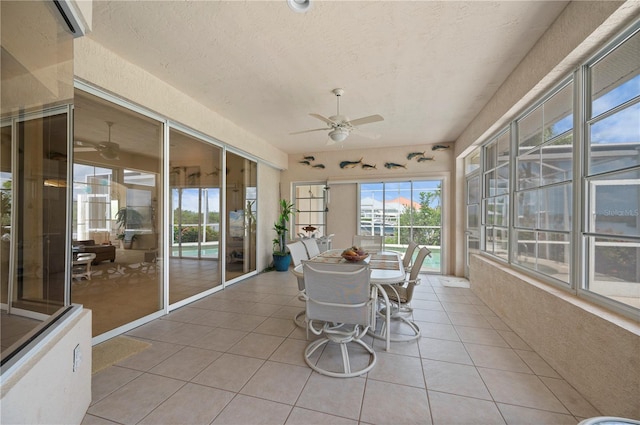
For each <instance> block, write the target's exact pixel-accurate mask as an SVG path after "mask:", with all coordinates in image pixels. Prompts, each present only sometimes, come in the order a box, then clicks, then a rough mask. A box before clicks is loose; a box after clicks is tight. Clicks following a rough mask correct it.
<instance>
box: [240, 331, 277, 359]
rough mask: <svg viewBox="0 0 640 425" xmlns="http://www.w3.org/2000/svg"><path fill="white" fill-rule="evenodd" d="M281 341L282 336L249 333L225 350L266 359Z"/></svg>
mask: <svg viewBox="0 0 640 425" xmlns="http://www.w3.org/2000/svg"><path fill="white" fill-rule="evenodd" d="M283 341H284V338H282V337H279V336H272V335H263V334H258V333H250V334H248V335H247V336H245V337H244V338H242V339H241V340H240V341H238V343H236V344H235V345H234V346H233V347H231V348H230V349H229V350H227V351H228V352H229V353H233V354H240V355H243V356H249V357H257V358H259V359H268V358H269V357H270V356H271V355H272V354H273V352H274V351H276V349H277V348H278V346H279V345H280V344H282V342H283Z"/></svg>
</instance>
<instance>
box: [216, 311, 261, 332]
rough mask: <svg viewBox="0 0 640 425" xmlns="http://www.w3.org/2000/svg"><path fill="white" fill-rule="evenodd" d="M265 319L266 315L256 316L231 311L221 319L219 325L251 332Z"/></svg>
mask: <svg viewBox="0 0 640 425" xmlns="http://www.w3.org/2000/svg"><path fill="white" fill-rule="evenodd" d="M265 320H266V317H265V316H256V315H253V314H245V313H229V314H228V315H227V317H226V318H225V319H224V320H221V321H220V322H219V323H218V324H217V325H218V326H219V327H221V328H226V329H235V330H240V331H246V332H251V331H252V330H254V329H255V328H257V327H258V326H260V323H262V322H264V321H265Z"/></svg>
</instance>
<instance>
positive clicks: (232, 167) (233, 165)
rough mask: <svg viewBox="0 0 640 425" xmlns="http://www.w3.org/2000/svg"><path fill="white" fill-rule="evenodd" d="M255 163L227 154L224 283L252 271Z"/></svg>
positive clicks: (256, 185)
mask: <svg viewBox="0 0 640 425" xmlns="http://www.w3.org/2000/svg"><path fill="white" fill-rule="evenodd" d="M257 188H258V179H257V163H256V162H255V161H251V160H249V159H247V158H243V157H241V156H240V155H236V154H234V153H231V152H227V191H226V196H227V198H226V218H227V226H226V238H225V240H226V245H225V250H226V258H225V261H226V268H225V280H231V279H234V278H236V277H238V276H241V275H243V274H246V273H250V272H253V271H255V270H256V230H257V229H256V225H257V221H256V213H257V211H258V205H257V193H258V190H257Z"/></svg>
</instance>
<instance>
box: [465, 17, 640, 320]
mask: <svg viewBox="0 0 640 425" xmlns="http://www.w3.org/2000/svg"><path fill="white" fill-rule="evenodd" d="M639 31H640V23H636V24H635V25H634V27H633V28H632V29H631V30H630V31H628V33H627V34H626V35H624V36H622V37H620V38H618V39H617V40H615V41H614V42H613V43H612V44H611V46H610V47H608V48H606V49H605V50H603V51H602V52H601V53H599V54H598V55H596V56H595V57H594V58H593V59H592V60H590V61H589V62H587V63H586V64H585V65H584V66H583V68H582V70H581V72H582V74H581V75H579V77H580V78H577V79H576V78H570V79H567V80H566V81H564V82H563V83H561V84H559V85H558V86H557V87H555V88H554V89H553V90H551V91H550V92H549V93H547V94H546V95H545V96H543V97H542V98H541V99H540V100H538V101H537V102H535V103H534V104H532V105H531V107H530V108H529V109H528V110H527V111H526V112H525V113H523V114H522V115H521V116H519V117H517V118H516V119H515V120H514V121H513V122H512V123H510V124H509V126H508V128H507V129H505V130H504V131H503V132H502V133H500V134H499V135H498V136H496V137H494V138H492V139H489V140H488V141H487V142H485V143H484V144H483V147H482V161H480V164H481V167H480V168H481V173H482V175H483V177H484V178H483V180H482V182H481V183H482V185H483V189H482V194H483V195H482V196H483V204H482V211H483V214H482V220H483V222H482V230H483V232H482V247H483V251H484V252H486V253H488V254H490V255H492V256H496V257H498V258H501V259H502V260H504V261H506V262H510V263H511V264H514V265H517V266H518V267H519V268H520V269H522V270H525V271H528V272H530V273H532V274H534V275H535V276H537V277H540V278H542V279H543V280H546V281H548V282H551V283H555V284H557V285H559V286H563V287H565V288H567V289H570V290H572V291H574V292H575V293H576V294H578V295H581V296H586V297H589V298H590V299H593V300H595V301H598V302H601V303H603V304H606V305H607V306H609V307H612V308H614V309H616V310H617V311H620V312H622V313H625V314H629V315H635V316H636V317H637V314H638V309H639V308H640V214H639V210H640V55H638V52H639V51H640V32H639ZM576 73H577V72H576ZM576 81H578V82H579V84H578V83H576ZM574 99H581V100H582V102H577V103H576V102H574ZM577 125H580V131H574V126H577ZM510 146H511V149H509V147H510ZM510 151H511V152H510ZM476 162H477V160H476V158H475V153H474V154H472V156H470V157H468V158H467V159H466V160H465V166H466V167H469V164H473V163H476ZM510 162H511V164H510ZM467 171H468V172H469V171H470V170H469V169H468V168H467ZM470 183H473V180H469V182H468V184H470ZM469 191H470V192H472V191H473V190H471V189H469ZM510 204H512V205H511V207H510ZM470 205H471V206H473V204H472V203H471V204H470ZM467 215H468V219H473V216H474V214H473V213H469V212H468V214H467Z"/></svg>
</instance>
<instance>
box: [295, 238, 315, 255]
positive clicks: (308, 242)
mask: <svg viewBox="0 0 640 425" xmlns="http://www.w3.org/2000/svg"><path fill="white" fill-rule="evenodd" d="M300 242H302V243H303V244H304V247H305V248H306V249H307V256H308V257H309V258H313V257H315V256H318V255H320V248H319V247H318V242H317V241H316V240H315V239H314V238H306V239H302V240H301V241H300Z"/></svg>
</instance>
